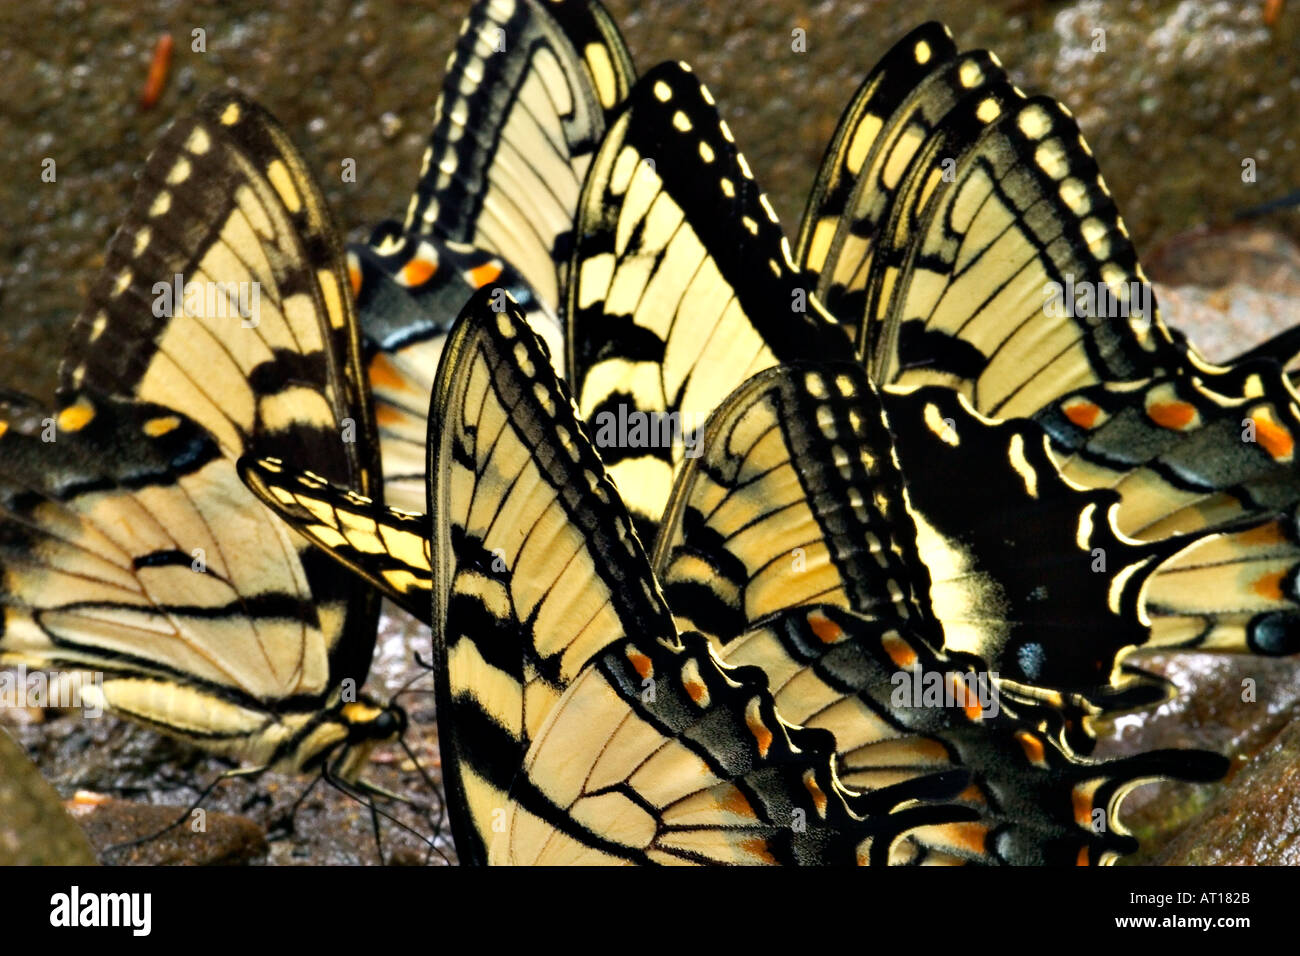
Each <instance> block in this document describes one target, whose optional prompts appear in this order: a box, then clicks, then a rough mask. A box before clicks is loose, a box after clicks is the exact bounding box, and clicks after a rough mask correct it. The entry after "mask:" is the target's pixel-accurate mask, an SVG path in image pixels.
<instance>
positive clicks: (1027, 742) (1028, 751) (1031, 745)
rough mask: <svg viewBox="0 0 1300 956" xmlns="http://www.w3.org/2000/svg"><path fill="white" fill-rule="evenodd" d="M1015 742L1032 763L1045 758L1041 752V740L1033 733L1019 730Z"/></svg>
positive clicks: (1038, 762) (1039, 761)
mask: <svg viewBox="0 0 1300 956" xmlns="http://www.w3.org/2000/svg"><path fill="white" fill-rule="evenodd" d="M1016 742H1017V743H1019V744H1020V747H1021V749H1022V750H1024V752H1025V757H1026V758H1027V759H1028V760H1029V762H1030V763H1032V764H1042V763H1043V762H1044V759H1045V755H1044V753H1043V742H1042V741H1041V740H1039V739H1038V738H1037V737H1035V736H1034V735H1033V734H1030V733H1026V732H1025V731H1023V730H1021V731H1018V732H1017V733H1016Z"/></svg>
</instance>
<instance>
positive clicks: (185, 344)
mask: <svg viewBox="0 0 1300 956" xmlns="http://www.w3.org/2000/svg"><path fill="white" fill-rule="evenodd" d="M49 418H50V427H49V429H48V432H47V433H46V434H43V435H42V436H41V437H43V438H48V439H49V440H48V441H42V440H40V439H38V438H31V437H30V436H29V437H22V436H21V434H20V433H18V432H17V431H15V432H13V433H12V435H11V436H10V438H11V441H12V443H13V445H14V449H15V450H14V451H13V453H12V454H11V455H6V456H5V459H4V461H3V463H0V487H2V488H3V489H4V493H5V494H6V496H7V501H8V504H7V511H6V514H5V515H4V520H3V522H2V524H3V529H4V530H3V534H4V535H5V537H6V540H7V541H8V542H10V543H11V550H10V552H9V554H8V558H7V561H6V576H5V579H4V588H5V602H6V606H7V608H9V609H10V611H9V613H10V614H11V615H18V616H19V617H20V618H21V619H23V620H25V621H26V622H27V623H26V625H25V626H24V627H22V628H17V627H14V626H9V627H8V628H7V631H6V633H5V635H4V636H3V637H0V641H2V642H3V646H4V648H5V650H7V651H9V650H12V651H13V652H14V653H16V654H21V655H22V656H24V658H25V659H27V660H29V661H32V662H36V663H41V662H46V663H48V664H49V665H51V666H60V665H62V664H65V663H66V664H68V665H69V666H71V665H72V664H73V663H80V664H83V665H85V666H87V667H90V668H92V669H96V670H104V671H112V672H116V673H126V674H128V675H129V674H133V673H135V672H137V671H138V672H140V673H142V674H147V675H151V676H150V677H149V678H146V679H145V689H143V690H140V691H139V693H141V694H144V695H145V696H144V699H145V700H147V701H148V702H149V703H148V706H145V705H144V704H140V703H138V702H136V703H130V702H127V703H123V704H122V705H121V707H120V709H121V710H122V711H123V712H124V713H127V714H128V715H130V716H137V717H139V718H140V719H143V720H145V721H146V722H149V723H153V724H156V725H159V726H163V727H165V728H167V729H171V730H173V731H174V732H177V733H181V734H182V735H185V736H188V737H190V738H191V739H197V740H199V741H200V742H203V741H204V740H205V739H209V738H210V739H211V741H212V742H213V745H214V746H217V749H223V748H225V749H231V748H235V747H236V745H239V743H240V740H243V741H244V743H245V744H247V746H249V747H251V748H253V749H254V750H256V754H255V756H265V750H264V748H263V749H261V750H258V749H257V748H259V747H262V744H263V743H264V739H263V738H265V739H269V738H271V737H277V736H284V735H285V734H286V733H287V731H285V730H284V726H283V722H282V721H281V720H280V718H279V717H277V716H276V715H277V714H284V715H287V714H290V713H299V714H300V716H301V718H302V719H303V720H307V719H309V718H310V719H312V720H319V715H318V714H317V715H315V716H313V711H314V710H316V709H319V708H321V707H322V706H324V705H325V703H326V701H327V700H329V699H332V698H333V697H336V696H337V694H338V692H339V689H340V686H341V685H342V684H343V682H345V681H350V682H351V685H350V686H351V689H352V691H356V690H357V688H358V686H359V685H360V684H361V683H362V682H363V681H364V679H365V676H366V673H367V671H368V670H369V666H370V659H371V654H372V650H373V644H374V635H375V624H376V617H377V614H378V600H377V597H376V596H375V595H374V594H373V593H372V592H371V591H370V590H369V589H368V588H365V587H364V586H363V585H362V584H361V583H360V582H355V581H353V580H352V578H351V577H350V576H349V575H348V574H346V572H344V571H343V570H342V569H340V568H338V567H336V566H335V565H334V563H333V562H331V561H329V560H328V558H326V557H325V556H324V555H321V554H320V553H318V552H317V551H315V550H314V549H313V548H311V546H310V544H309V543H308V542H307V541H306V540H304V539H302V538H300V537H298V536H297V535H295V534H293V533H292V532H291V531H290V530H289V529H288V528H287V527H285V526H283V525H282V524H280V523H278V521H277V520H276V519H271V520H268V517H267V512H266V511H265V509H264V508H263V507H262V506H261V505H260V503H259V502H258V501H257V499H256V498H254V497H253V496H252V495H251V494H249V493H248V492H247V490H246V489H245V488H244V487H243V485H242V484H241V483H240V482H239V480H238V477H237V475H236V474H235V469H234V461H235V459H236V458H237V457H238V456H239V455H240V454H242V453H244V452H250V453H258V454H272V453H274V454H278V455H282V456H284V457H288V458H292V459H293V460H299V461H310V462H311V463H312V466H313V467H314V468H316V469H318V470H319V471H320V472H322V473H323V474H325V475H328V476H329V477H330V478H331V479H332V480H334V481H337V482H339V483H341V484H344V485H346V486H351V487H356V488H358V489H361V490H367V489H371V488H373V487H374V484H373V483H374V482H375V481H376V480H377V477H378V468H377V462H376V455H375V453H376V448H377V443H376V442H375V439H374V426H373V420H372V417H371V411H370V405H369V402H368V398H367V393H366V391H365V386H364V381H363V378H362V374H361V360H360V347H359V333H358V329H357V324H356V319H355V314H354V312H353V310H352V304H351V298H350V297H349V295H348V289H347V280H346V275H345V271H344V266H343V259H342V255H341V251H340V247H339V244H338V240H337V238H336V235H335V232H334V229H333V226H332V223H331V221H330V218H329V215H328V211H327V210H326V208H325V206H324V204H323V201H322V199H321V196H320V193H319V191H318V190H317V188H316V187H315V185H314V183H313V182H312V179H311V177H310V176H309V175H308V174H307V172H306V169H305V166H304V164H303V161H302V159H301V157H300V156H299V154H298V153H297V152H296V150H295V149H294V148H293V146H292V144H291V143H290V142H289V140H288V138H287V135H286V134H285V132H284V130H283V129H282V128H281V127H280V126H279V124H278V123H276V121H275V120H274V119H273V118H271V117H270V116H269V115H268V114H267V113H266V112H265V111H264V110H262V109H261V108H260V107H258V106H257V105H255V104H253V103H251V102H250V101H248V100H246V99H244V98H243V97H241V96H239V95H237V94H233V93H220V94H216V95H214V96H212V97H209V98H208V99H207V100H205V101H204V104H203V106H202V107H201V108H200V110H199V111H198V112H197V113H196V114H195V115H194V116H192V117H189V118H186V119H182V120H180V121H178V122H177V123H176V124H174V125H173V126H172V127H171V128H170V129H169V130H168V132H167V133H166V134H165V135H164V137H163V139H162V141H161V143H160V145H159V146H158V147H157V149H155V151H154V152H153V154H152V155H151V156H150V158H149V161H148V163H147V165H146V168H145V170H144V173H143V175H142V177H141V182H140V186H139V189H138V192H137V195H136V197H135V200H134V202H133V205H132V207H131V210H130V212H129V214H128V216H127V218H126V220H125V222H124V224H123V225H122V227H121V228H120V229H119V230H118V232H117V234H116V235H115V236H114V238H113V240H112V242H111V244H110V246H109V250H108V254H107V256H106V262H105V266H104V270H103V272H102V274H101V275H100V276H99V278H98V279H97V280H96V282H95V283H94V285H93V288H92V291H91V294H90V297H89V302H88V304H87V306H86V309H85V310H84V312H83V313H82V315H81V316H80V317H79V319H78V320H77V322H76V324H75V326H74V328H73V329H72V334H71V342H70V345H69V349H68V353H67V357H66V358H65V361H64V365H63V369H62V372H61V388H60V406H59V408H58V409H57V410H56V411H55V412H53V413H52V414H51V415H50V416H49ZM203 568H206V569H207V570H202V569H203ZM14 620H17V618H15V619H14ZM11 623H12V622H11ZM69 655H71V656H69ZM258 668H262V669H263V670H264V673H259V672H258ZM156 675H161V680H160V681H159V682H157V683H150V681H152V679H153V676H156ZM133 692H134V691H133ZM151 695H152V696H151ZM176 695H181V696H179V697H178V696H176ZM185 695H189V696H185ZM195 695H198V697H195ZM196 699H202V700H203V701H205V703H203V704H202V705H199V704H196V703H195V702H194V701H195V700H196ZM214 701H215V702H214ZM222 701H229V702H230V706H239V707H246V706H254V707H255V709H256V708H260V717H261V719H263V720H265V721H266V722H267V724H268V727H269V729H267V730H266V732H265V734H262V735H261V737H260V738H259V739H253V737H250V736H249V732H250V731H249V725H248V724H247V722H246V721H245V719H244V716H241V717H240V720H239V721H236V724H237V725H238V730H237V731H235V732H228V730H227V728H229V727H230V726H231V722H230V720H229V719H228V718H227V717H225V716H223V715H222V713H221V708H222V707H225V706H226V704H225V703H221V702H222ZM164 705H166V706H167V707H170V708H172V710H170V711H169V713H170V714H171V715H172V717H173V718H174V720H173V721H172V722H170V723H169V721H168V720H163V719H159V718H157V717H156V713H157V710H156V708H160V707H163V706H164ZM115 706H116V705H115ZM149 707H154V708H155V711H153V712H151V711H150V710H149ZM177 708H180V709H179V710H177ZM151 713H154V714H155V716H150V714H151ZM227 735H228V736H229V737H230V738H231V741H233V742H232V743H230V746H229V747H226V746H225V745H224V744H221V738H222V737H223V736H227ZM241 735H242V736H241ZM259 740H260V741H261V742H259ZM218 745H220V746H218ZM232 752H233V750H232Z"/></svg>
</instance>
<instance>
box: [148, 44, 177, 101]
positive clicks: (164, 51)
mask: <svg viewBox="0 0 1300 956" xmlns="http://www.w3.org/2000/svg"><path fill="white" fill-rule="evenodd" d="M173 45H174V41H173V40H172V35H171V34H170V33H164V34H163V35H162V36H160V37H159V38H158V42H157V43H155V44H154V47H153V59H152V60H150V61H149V76H148V77H147V78H146V79H145V81H144V90H143V91H142V92H141V93H140V107H141V109H146V110H147V109H152V108H153V105H154V104H155V103H157V102H158V98H159V97H160V96H162V92H163V90H164V89H165V88H166V86H167V74H168V72H169V71H170V70H171V65H172V47H173Z"/></svg>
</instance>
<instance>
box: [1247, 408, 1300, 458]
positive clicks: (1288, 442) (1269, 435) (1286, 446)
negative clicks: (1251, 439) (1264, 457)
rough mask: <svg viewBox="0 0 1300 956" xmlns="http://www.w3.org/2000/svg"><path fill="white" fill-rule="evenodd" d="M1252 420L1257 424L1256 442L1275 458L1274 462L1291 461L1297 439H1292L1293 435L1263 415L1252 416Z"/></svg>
mask: <svg viewBox="0 0 1300 956" xmlns="http://www.w3.org/2000/svg"><path fill="white" fill-rule="evenodd" d="M1250 418H1251V421H1253V422H1254V423H1255V438H1256V440H1257V441H1258V442H1259V443H1260V444H1261V445H1263V446H1264V450H1265V451H1267V452H1268V453H1269V454H1270V455H1272V456H1273V460H1274V461H1285V460H1287V459H1289V458H1290V457H1291V453H1292V452H1293V451H1294V450H1295V439H1293V438H1292V437H1291V433H1290V432H1289V431H1287V430H1286V429H1285V428H1283V427H1282V426H1281V425H1279V424H1277V423H1276V422H1274V421H1272V420H1271V419H1268V418H1265V417H1264V416H1263V415H1261V414H1255V415H1251V416H1250Z"/></svg>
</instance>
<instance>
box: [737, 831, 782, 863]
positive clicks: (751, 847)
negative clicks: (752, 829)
mask: <svg viewBox="0 0 1300 956" xmlns="http://www.w3.org/2000/svg"><path fill="white" fill-rule="evenodd" d="M738 846H739V847H740V849H741V850H743V851H744V852H745V853H747V854H749V855H750V856H752V857H754V858H755V859H757V860H760V861H762V862H763V863H770V864H772V865H774V866H775V865H776V857H774V856H772V854H771V853H770V852H768V849H767V841H766V840H762V839H759V838H758V837H749V838H747V839H744V840H741V841H740V843H739V844H738Z"/></svg>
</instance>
